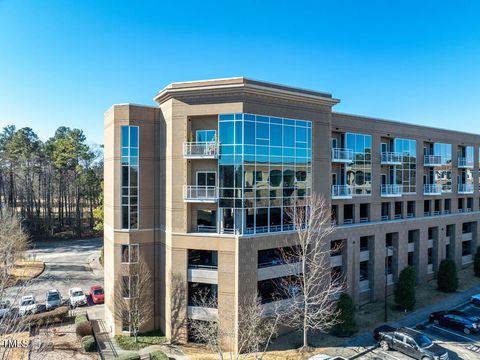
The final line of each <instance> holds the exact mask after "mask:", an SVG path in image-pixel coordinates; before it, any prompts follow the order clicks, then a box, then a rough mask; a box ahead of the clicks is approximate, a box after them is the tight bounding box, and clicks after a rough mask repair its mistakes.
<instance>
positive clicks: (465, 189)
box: [458, 184, 473, 194]
mask: <svg viewBox="0 0 480 360" xmlns="http://www.w3.org/2000/svg"><path fill="white" fill-rule="evenodd" d="M458 193H459V194H473V184H458Z"/></svg>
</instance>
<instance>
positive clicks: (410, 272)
mask: <svg viewBox="0 0 480 360" xmlns="http://www.w3.org/2000/svg"><path fill="white" fill-rule="evenodd" d="M395 303H396V304H397V305H398V306H399V307H401V308H403V309H405V310H412V309H413V307H414V305H415V269H414V268H413V267H412V266H407V267H406V268H404V269H403V270H402V271H401V272H400V276H399V277H398V281H397V283H396V284H395Z"/></svg>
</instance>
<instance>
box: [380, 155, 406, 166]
mask: <svg viewBox="0 0 480 360" xmlns="http://www.w3.org/2000/svg"><path fill="white" fill-rule="evenodd" d="M402 160H403V155H402V154H401V153H397V152H382V154H381V157H380V163H381V164H382V165H402Z"/></svg>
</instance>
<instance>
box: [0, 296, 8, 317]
mask: <svg viewBox="0 0 480 360" xmlns="http://www.w3.org/2000/svg"><path fill="white" fill-rule="evenodd" d="M9 312H10V301H9V300H5V301H0V318H3V317H4V316H6V315H8V313H9Z"/></svg>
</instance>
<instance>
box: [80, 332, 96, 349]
mask: <svg viewBox="0 0 480 360" xmlns="http://www.w3.org/2000/svg"><path fill="white" fill-rule="evenodd" d="M80 344H81V345H82V349H83V351H85V352H94V351H95V350H96V348H97V346H96V344H95V339H94V338H93V336H92V335H87V336H84V337H82V339H81V340H80Z"/></svg>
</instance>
